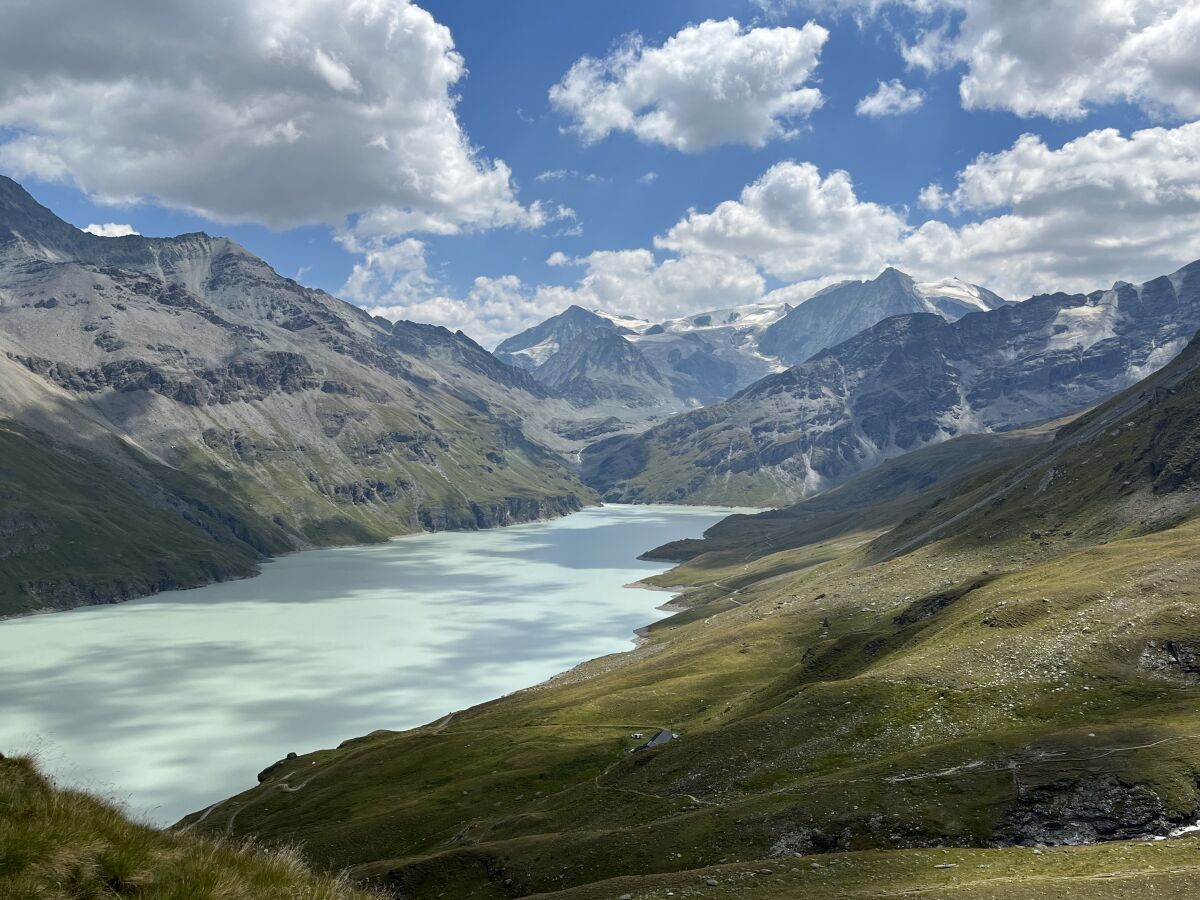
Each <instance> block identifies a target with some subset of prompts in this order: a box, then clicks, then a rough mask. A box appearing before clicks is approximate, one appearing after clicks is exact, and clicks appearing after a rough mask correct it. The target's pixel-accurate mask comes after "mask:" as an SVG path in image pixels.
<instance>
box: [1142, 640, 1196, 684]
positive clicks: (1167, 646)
mask: <svg viewBox="0 0 1200 900" xmlns="http://www.w3.org/2000/svg"><path fill="white" fill-rule="evenodd" d="M1138 668H1140V669H1142V670H1143V671H1146V672H1153V673H1154V674H1155V675H1161V676H1163V677H1165V678H1170V679H1172V680H1176V681H1182V682H1184V683H1185V684H1200V643H1197V642H1196V641H1187V640H1158V641H1151V642H1150V643H1148V644H1147V645H1146V648H1145V649H1144V650H1142V652H1141V655H1140V656H1139V657H1138Z"/></svg>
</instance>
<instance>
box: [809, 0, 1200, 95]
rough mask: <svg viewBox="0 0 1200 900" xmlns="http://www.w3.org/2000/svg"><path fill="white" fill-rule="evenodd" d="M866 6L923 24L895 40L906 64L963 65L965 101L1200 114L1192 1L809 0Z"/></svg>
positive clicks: (1199, 52) (1199, 43) (1199, 54)
mask: <svg viewBox="0 0 1200 900" xmlns="http://www.w3.org/2000/svg"><path fill="white" fill-rule="evenodd" d="M809 5H816V6H820V7H823V8H837V9H850V10H852V11H854V12H856V13H858V14H860V15H871V14H874V13H877V12H878V11H879V10H880V9H882V8H885V7H888V6H905V7H908V8H909V9H911V10H913V11H915V12H916V13H918V14H919V15H921V16H926V17H928V19H927V21H928V24H927V25H926V26H925V27H924V28H923V29H922V30H921V32H920V33H919V34H918V35H916V36H915V38H914V39H912V40H909V41H907V42H906V43H905V45H904V46H903V48H902V52H903V55H904V58H905V60H906V61H907V62H908V64H909V65H910V66H912V67H917V68H923V69H929V70H936V69H942V68H947V67H950V66H956V65H964V66H965V67H966V72H965V74H964V76H963V78H962V80H961V82H960V85H959V91H960V94H961V96H962V103H963V106H965V107H966V108H967V109H1001V110H1008V111H1010V112H1014V113H1016V114H1017V115H1021V116H1034V115H1041V116H1049V117H1052V118H1060V119H1077V118H1081V117H1082V116H1084V115H1086V114H1087V111H1088V110H1089V108H1091V107H1094V106H1097V105H1101V104H1106V103H1114V102H1129V103H1133V104H1136V105H1138V106H1141V107H1142V108H1144V109H1147V110H1149V111H1151V112H1153V113H1156V114H1167V115H1170V116H1175V117H1180V118H1192V117H1195V116H1198V115H1200V62H1198V61H1200V5H1197V4H1196V3H1195V2H1193V0H1104V2H1094V3H1088V4H1085V5H1083V6H1081V4H1080V3H1079V2H1078V0H813V2H812V3H810V4H809Z"/></svg>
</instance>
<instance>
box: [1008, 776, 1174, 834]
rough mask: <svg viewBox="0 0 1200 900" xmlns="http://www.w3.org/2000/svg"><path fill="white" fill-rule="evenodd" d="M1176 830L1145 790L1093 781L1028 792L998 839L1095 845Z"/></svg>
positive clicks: (1104, 779) (1116, 781)
mask: <svg viewBox="0 0 1200 900" xmlns="http://www.w3.org/2000/svg"><path fill="white" fill-rule="evenodd" d="M1176 824H1178V822H1173V821H1172V820H1171V819H1170V818H1169V817H1168V815H1167V811H1166V804H1164V803H1163V800H1162V798H1161V797H1159V796H1158V794H1156V793H1155V792H1154V791H1153V790H1151V789H1150V788H1148V787H1146V786H1145V785H1138V784H1127V783H1125V782H1122V781H1121V780H1120V779H1118V778H1116V777H1115V776H1113V775H1090V776H1086V777H1083V778H1080V779H1078V780H1077V781H1070V782H1062V783H1056V784H1049V785H1043V786H1039V787H1036V788H1032V789H1030V790H1027V791H1024V792H1023V793H1022V796H1021V797H1020V799H1019V800H1018V801H1017V803H1016V804H1015V806H1014V808H1013V809H1012V810H1011V811H1010V812H1009V815H1008V816H1007V818H1006V821H1005V823H1004V824H1003V825H1002V826H1001V828H1000V830H999V833H998V834H997V838H998V839H999V841H1000V842H1001V843H1003V844H1021V845H1025V846H1034V845H1037V844H1046V845H1056V844H1095V843H1097V842H1099V841H1116V840H1129V839H1132V838H1138V837H1145V836H1146V835H1151V834H1165V833H1166V832H1168V831H1169V830H1170V829H1171V828H1172V827H1173V826H1174V825H1176Z"/></svg>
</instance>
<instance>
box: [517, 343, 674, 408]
mask: <svg viewBox="0 0 1200 900" xmlns="http://www.w3.org/2000/svg"><path fill="white" fill-rule="evenodd" d="M534 377H535V378H537V379H538V381H540V382H541V383H542V384H545V385H546V386H547V387H549V388H550V389H551V390H553V391H554V392H555V393H556V394H558V395H560V396H563V397H566V398H567V399H568V400H570V401H571V402H572V403H574V404H576V405H578V406H581V407H583V406H592V405H595V404H598V403H603V402H605V401H616V402H618V403H620V404H621V405H622V406H626V407H629V408H631V409H636V408H638V407H666V408H667V409H668V410H675V409H678V408H679V406H680V404H678V403H675V402H673V400H674V397H673V392H672V388H671V384H670V382H668V381H667V380H666V379H665V378H664V377H663V376H662V375H661V374H659V371H658V370H657V369H656V368H654V366H653V365H651V364H650V362H649V361H648V360H647V359H646V358H645V357H644V356H643V355H642V354H641V353H640V352H639V351H638V349H637V348H636V347H635V346H633V345H632V344H630V343H629V342H628V341H626V340H625V339H624V338H623V337H622V336H621V335H620V334H618V333H617V332H616V331H614V330H612V328H611V327H608V326H607V324H605V325H603V326H600V327H596V328H589V329H587V330H584V331H580V332H579V333H578V334H576V335H575V336H574V337H572V338H571V339H570V340H568V341H566V342H565V343H564V344H563V345H562V347H560V349H559V350H558V351H557V352H556V353H554V354H553V355H552V356H550V357H549V358H548V359H547V360H546V361H545V362H544V363H542V365H540V366H538V368H537V369H536V370H534Z"/></svg>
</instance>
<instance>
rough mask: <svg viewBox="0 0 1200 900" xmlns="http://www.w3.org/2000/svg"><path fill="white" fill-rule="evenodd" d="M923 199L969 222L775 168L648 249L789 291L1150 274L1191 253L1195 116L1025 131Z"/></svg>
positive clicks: (1049, 283) (1073, 282) (1197, 230)
mask: <svg viewBox="0 0 1200 900" xmlns="http://www.w3.org/2000/svg"><path fill="white" fill-rule="evenodd" d="M921 200H922V203H923V205H924V206H925V207H926V208H928V209H930V210H932V211H935V212H936V211H938V210H945V211H948V212H952V213H955V214H956V215H957V216H959V217H967V218H968V221H966V222H965V223H963V224H957V225H952V224H948V223H947V222H945V221H943V220H941V219H938V218H930V219H927V220H925V221H923V222H914V221H911V220H910V218H909V215H910V214H909V213H908V212H907V211H905V210H896V209H892V208H890V207H887V206H882V205H879V204H876V203H872V202H870V201H867V200H863V199H861V198H859V197H858V195H857V193H856V191H855V189H854V186H853V183H852V182H851V180H850V177H849V175H848V174H847V173H845V172H831V173H829V174H827V175H822V174H821V173H820V172H819V171H818V170H817V168H816V167H815V166H813V165H811V164H809V163H793V162H788V163H780V164H778V165H776V166H773V167H771V168H770V169H769V170H768V171H767V172H766V173H764V175H763V176H762V177H761V178H759V179H758V180H757V181H755V182H754V183H753V184H750V185H748V186H747V187H746V188H745V189H744V190H743V191H742V193H741V196H740V197H739V198H738V199H737V200H730V201H726V202H724V203H721V204H719V205H718V206H717V207H716V208H714V209H713V210H712V211H711V212H697V211H692V212H689V214H688V215H687V216H686V217H685V218H683V219H682V220H680V221H679V222H678V223H677V224H676V225H675V226H674V227H672V228H671V229H670V230H668V231H667V233H666V234H665V235H663V236H662V237H660V238H659V240H658V246H659V247H660V248H662V249H666V250H671V251H674V252H678V253H683V254H702V253H707V254H711V255H717V256H728V257H737V258H739V259H742V260H747V261H751V262H753V263H754V264H755V265H756V266H758V267H760V268H761V269H762V270H763V271H764V272H766V273H767V274H769V275H773V276H775V277H777V278H780V279H782V280H785V281H789V282H792V283H793V284H795V285H797V287H795V288H793V289H792V290H791V296H792V297H796V296H798V295H799V294H801V293H803V292H804V291H806V290H811V289H814V288H817V287H821V286H824V285H825V284H828V283H831V282H833V281H837V280H841V279H843V278H861V277H869V276H871V275H874V274H876V273H878V271H879V270H880V269H881V268H883V267H884V266H887V265H896V266H898V267H900V268H902V269H905V270H906V271H910V272H912V273H913V274H916V275H921V276H926V277H935V276H943V275H951V274H954V275H960V276H962V277H965V278H968V279H971V280H973V281H977V282H979V283H981V284H985V285H987V286H989V287H991V288H992V289H994V290H997V291H999V292H1000V293H1002V294H1006V295H1007V296H1011V297H1014V298H1021V297H1025V296H1029V295H1030V294H1033V293H1037V292H1041V291H1046V290H1059V289H1061V290H1076V291H1085V290H1091V289H1094V288H1096V287H1100V286H1105V285H1106V284H1108V283H1111V282H1112V281H1114V280H1116V279H1119V278H1125V279H1130V280H1133V279H1140V278H1147V277H1152V276H1154V275H1157V274H1162V273H1164V272H1169V271H1173V270H1174V269H1175V268H1176V267H1178V266H1179V265H1181V264H1183V263H1186V262H1189V261H1191V260H1192V259H1193V258H1194V257H1196V256H1197V255H1200V253H1198V250H1197V248H1200V123H1192V124H1188V125H1182V126H1179V127H1177V128H1150V129H1145V130H1141V131H1137V132H1134V133H1132V134H1130V135H1128V136H1124V135H1122V134H1121V133H1120V132H1118V131H1116V130H1113V129H1104V130H1098V131H1093V132H1091V133H1089V134H1086V135H1084V136H1082V137H1080V138H1078V139H1076V140H1073V141H1070V142H1068V143H1066V144H1064V145H1063V146H1061V147H1059V148H1052V147H1050V146H1048V145H1047V144H1046V143H1045V142H1044V141H1043V140H1042V139H1041V138H1038V137H1036V136H1034V135H1025V136H1023V137H1021V138H1020V139H1019V140H1017V141H1016V142H1015V143H1014V144H1013V146H1011V147H1010V148H1008V149H1006V150H1003V151H1001V152H999V153H994V154H985V155H982V156H980V157H979V158H978V159H976V160H975V161H974V162H973V163H971V164H970V165H968V166H966V167H965V168H964V169H963V170H962V171H961V172H960V173H959V175H958V177H957V179H956V182H955V184H954V185H953V186H952V187H951V189H949V190H948V189H947V188H946V187H943V186H940V185H930V186H929V187H927V188H926V189H925V190H924V191H922V193H921Z"/></svg>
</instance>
